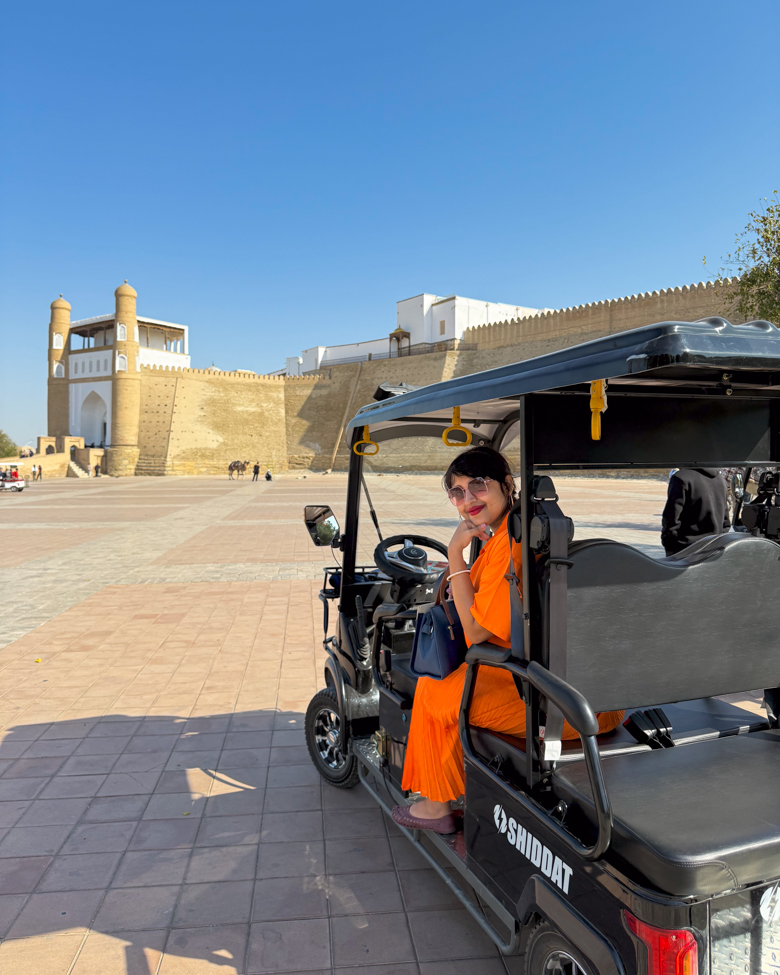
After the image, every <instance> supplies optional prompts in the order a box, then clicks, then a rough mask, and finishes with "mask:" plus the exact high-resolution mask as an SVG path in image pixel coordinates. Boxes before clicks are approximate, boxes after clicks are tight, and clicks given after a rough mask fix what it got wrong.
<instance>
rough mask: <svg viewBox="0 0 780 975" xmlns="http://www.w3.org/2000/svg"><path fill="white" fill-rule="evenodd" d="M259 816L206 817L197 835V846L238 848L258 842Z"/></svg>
mask: <svg viewBox="0 0 780 975" xmlns="http://www.w3.org/2000/svg"><path fill="white" fill-rule="evenodd" d="M260 822H261V817H260V816H207V817H205V818H204V819H203V821H202V824H201V827H200V832H199V833H198V840H197V845H198V846H238V845H244V844H255V843H258V842H259V840H260Z"/></svg>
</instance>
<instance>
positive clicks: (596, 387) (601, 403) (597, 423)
mask: <svg viewBox="0 0 780 975" xmlns="http://www.w3.org/2000/svg"><path fill="white" fill-rule="evenodd" d="M606 408H607V380H606V379H596V380H595V381H594V382H592V383H591V384H590V439H591V440H601V414H602V413H603V412H604V411H605V410H606Z"/></svg>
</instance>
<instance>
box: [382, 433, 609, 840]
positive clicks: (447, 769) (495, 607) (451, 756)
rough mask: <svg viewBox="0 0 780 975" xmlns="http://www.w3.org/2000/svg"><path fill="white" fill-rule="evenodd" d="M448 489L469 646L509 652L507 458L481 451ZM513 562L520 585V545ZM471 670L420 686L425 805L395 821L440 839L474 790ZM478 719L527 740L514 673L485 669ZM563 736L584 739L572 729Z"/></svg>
mask: <svg viewBox="0 0 780 975" xmlns="http://www.w3.org/2000/svg"><path fill="white" fill-rule="evenodd" d="M444 487H445V489H446V491H447V494H448V496H449V499H450V501H452V503H453V504H454V505H455V506H456V508H457V509H458V514H459V515H460V518H461V521H460V524H459V525H458V527H457V529H456V530H455V534H454V535H453V536H452V540H451V541H450V544H449V578H450V587H451V592H452V598H453V600H454V602H455V608H456V609H457V611H458V616H459V617H460V621H461V624H462V625H463V631H464V633H465V636H466V642H467V643H468V645H469V646H471V645H472V644H473V643H486V642H487V643H495V644H497V645H498V646H500V647H507V648H508V647H510V646H511V644H510V639H509V638H510V629H511V622H510V610H509V580H508V579H506V578H505V576H506V572H507V566H508V565H509V537H508V535H507V529H506V517H507V514H508V512H509V509H510V508H511V507H512V504H513V503H514V500H515V493H514V478H513V477H512V473H511V470H510V467H509V464H508V463H507V460H506V458H505V457H504V456H503V454H500V453H499V452H498V451H496V450H493V449H492V448H490V447H474V448H472V449H471V450H467V451H465V452H464V453H462V454H460V455H459V456H458V457H456V458H455V460H454V461H453V462H452V464H450V466H449V468H448V470H447V473H446V474H445V475H444ZM488 529H490V531H488ZM491 532H492V536H491ZM474 538H480V539H481V540H482V541H483V542H486V543H487V544H486V545H484V546H483V548H482V551H481V552H480V554H479V556H478V558H477V559H476V560H475V562H474V564H473V566H472V567H471V569H470V570H469V569H468V568H467V566H466V562H465V560H464V557H463V553H464V551H465V549H466V548H467V547H468V546H469V545H470V544H471V541H472V539H474ZM513 555H514V563H515V571H516V574H517V577H518V578H520V576H521V572H520V567H521V549H520V546H519V545H515V546H514V551H513ZM466 669H467V665H466V664H465V663H464V664H462V665H461V666H460V667H459V668H458V669H457V670H456V671H454V672H453V673H451V674H450V675H449V677H445V678H444V680H434V679H433V678H431V677H421V678H420V679H419V680H418V681H417V689H416V691H415V696H414V705H413V707H412V720H411V724H410V727H409V741H408V744H407V747H406V758H405V761H404V774H403V788H404V789H408V790H410V791H411V792H418V793H420V795H422V796H423V797H424V798H422V799H420V800H419V801H418V802H416V803H415V804H414V807H413V808H414V815H412V813H411V811H410V807H408V806H395V807H394V808H393V819H394V820H395V821H396V822H397V823H399V824H400V825H402V826H407V827H409V828H416V829H429V830H433V831H435V832H437V833H452V832H453V831H454V829H455V819H454V817H453V815H452V808H451V806H450V803H451V801H452V800H454V799H458V798H459V797H460V796H462V795H463V792H464V789H465V785H466V780H465V771H464V764H463V749H462V748H461V744H460V738H459V735H458V714H459V712H460V702H461V697H462V695H463V684H464V682H465V679H466ZM470 720H471V723H472V724H473V725H475V726H476V727H480V728H489V729H491V730H492V731H500V732H503V733H504V734H508V735H520V736H524V735H525V705H524V704H523V702H522V700H521V699H520V698H519V696H518V693H517V688H516V687H515V682H514V679H513V677H512V675H511V674H510V673H509V672H508V671H506V670H499V669H497V668H495V667H481V668H480V670H479V673H478V675H477V682H476V687H475V689H474V695H473V698H472V703H471V710H470ZM622 720H623V712H622V711H607V712H604V713H603V714H599V715H598V721H599V731H601V732H606V731H611V730H612V729H613V728H616V727H617V725H618V724H620V722H621V721H622ZM563 737H564V738H577V737H578V735H577V732H576V731H575V730H574V729H573V728H572V727H571V726H570V725H569V724H565V725H564V731H563Z"/></svg>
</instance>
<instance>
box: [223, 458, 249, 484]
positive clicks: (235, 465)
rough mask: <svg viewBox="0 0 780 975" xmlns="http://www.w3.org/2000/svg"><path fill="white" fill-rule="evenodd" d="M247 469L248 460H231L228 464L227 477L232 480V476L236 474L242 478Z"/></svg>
mask: <svg viewBox="0 0 780 975" xmlns="http://www.w3.org/2000/svg"><path fill="white" fill-rule="evenodd" d="M247 467H249V461H248V460H233V461H231V462H230V464H228V477H229V478H230V480H231V481H232V480H233V474H237V475H238V476H239V477H243V476H244V473H245V471H246V469H247Z"/></svg>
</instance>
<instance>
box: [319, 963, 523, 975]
mask: <svg viewBox="0 0 780 975" xmlns="http://www.w3.org/2000/svg"><path fill="white" fill-rule="evenodd" d="M501 972H502V975H504V971H503V969H502V970H501ZM333 975H420V969H419V968H418V967H417V965H416V964H415V963H414V962H398V964H397V965H358V966H357V968H334V969H333ZM468 975H483V973H482V971H481V970H480V971H478V972H475V971H473V970H472V971H471V972H468Z"/></svg>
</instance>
